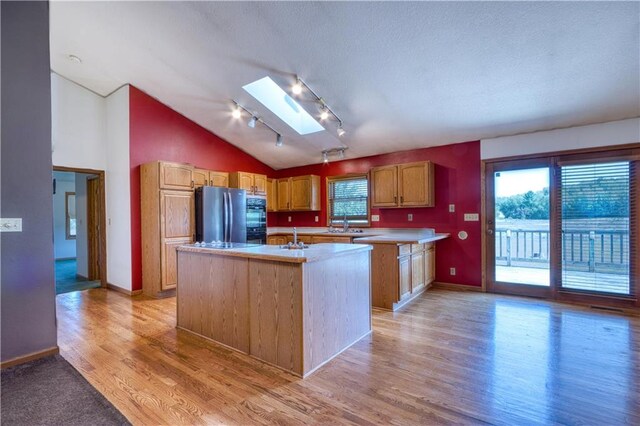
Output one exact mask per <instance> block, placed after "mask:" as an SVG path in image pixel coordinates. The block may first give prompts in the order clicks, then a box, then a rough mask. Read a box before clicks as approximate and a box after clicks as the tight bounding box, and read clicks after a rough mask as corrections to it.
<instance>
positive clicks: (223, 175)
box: [209, 171, 229, 188]
mask: <svg viewBox="0 0 640 426" xmlns="http://www.w3.org/2000/svg"><path fill="white" fill-rule="evenodd" d="M209 185H211V186H222V187H224V188H227V187H228V186H229V173H227V172H213V171H211V172H209Z"/></svg>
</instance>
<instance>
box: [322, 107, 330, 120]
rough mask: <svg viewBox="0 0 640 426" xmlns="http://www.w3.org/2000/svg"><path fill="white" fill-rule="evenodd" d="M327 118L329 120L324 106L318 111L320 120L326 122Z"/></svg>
mask: <svg viewBox="0 0 640 426" xmlns="http://www.w3.org/2000/svg"><path fill="white" fill-rule="evenodd" d="M327 118H329V111H327V107H326V106H323V107H322V110H321V111H320V120H326V119H327Z"/></svg>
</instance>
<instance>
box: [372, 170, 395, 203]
mask: <svg viewBox="0 0 640 426" xmlns="http://www.w3.org/2000/svg"><path fill="white" fill-rule="evenodd" d="M397 189H398V168H397V166H386V167H374V168H373V169H371V207H396V206H397V205H398V192H397Z"/></svg>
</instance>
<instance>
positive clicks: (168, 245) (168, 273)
mask: <svg viewBox="0 0 640 426" xmlns="http://www.w3.org/2000/svg"><path fill="white" fill-rule="evenodd" d="M189 243H191V238H174V239H171V240H165V242H164V243H163V244H162V253H161V256H162V259H163V262H162V280H161V283H160V287H161V289H162V291H164V290H171V289H172V288H175V287H176V284H177V282H178V252H177V250H176V249H177V248H178V247H179V246H181V245H184V244H189Z"/></svg>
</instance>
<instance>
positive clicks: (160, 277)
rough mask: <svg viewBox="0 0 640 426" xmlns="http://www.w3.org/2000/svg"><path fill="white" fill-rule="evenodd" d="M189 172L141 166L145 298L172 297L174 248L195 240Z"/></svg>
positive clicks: (163, 166) (171, 165)
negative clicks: (146, 296)
mask: <svg viewBox="0 0 640 426" xmlns="http://www.w3.org/2000/svg"><path fill="white" fill-rule="evenodd" d="M187 171H188V173H187ZM192 172H193V168H192V167H191V166H188V165H178V164H175V163H166V162H159V161H156V162H152V163H147V164H143V165H142V166H141V167H140V194H141V206H140V207H141V219H142V230H141V231H142V290H143V292H144V293H145V294H146V295H148V296H152V297H159V296H167V295H173V294H175V293H174V292H173V291H172V290H173V289H175V287H176V282H177V270H176V267H177V266H176V265H177V258H176V248H177V247H178V246H180V245H183V244H189V243H191V242H193V237H194V235H193V234H194V217H193V214H194V208H193V201H194V198H193V190H192V182H194V180H193V176H194V175H193V173H192ZM188 181H190V183H189V184H187V182H188ZM166 188H171V189H166Z"/></svg>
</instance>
